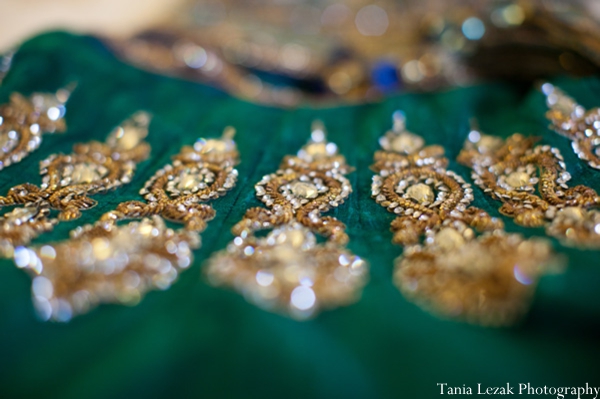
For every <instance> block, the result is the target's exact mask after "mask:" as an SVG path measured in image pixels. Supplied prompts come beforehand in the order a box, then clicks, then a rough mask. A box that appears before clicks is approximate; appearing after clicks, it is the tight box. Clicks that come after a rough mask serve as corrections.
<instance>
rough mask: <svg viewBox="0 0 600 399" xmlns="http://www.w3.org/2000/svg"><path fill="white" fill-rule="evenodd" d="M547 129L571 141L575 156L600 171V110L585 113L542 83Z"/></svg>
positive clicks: (583, 109)
mask: <svg viewBox="0 0 600 399" xmlns="http://www.w3.org/2000/svg"><path fill="white" fill-rule="evenodd" d="M542 92H543V93H544V95H545V96H546V105H547V106H548V108H550V109H549V110H548V112H546V118H548V120H549V121H550V123H551V125H550V127H551V128H552V129H553V130H554V131H556V132H557V133H559V134H560V135H562V136H565V137H566V138H568V139H569V140H571V146H572V147H573V151H574V152H575V154H577V156H578V157H579V158H580V159H582V160H584V161H586V162H587V163H588V165H590V166H591V167H592V168H595V169H600V108H593V109H590V110H586V109H585V108H584V107H583V106H582V105H580V104H577V102H576V101H575V100H574V99H573V98H572V97H570V96H568V95H567V94H566V93H565V92H563V91H562V90H561V89H559V88H558V87H556V86H554V85H552V84H550V83H544V84H543V85H542Z"/></svg>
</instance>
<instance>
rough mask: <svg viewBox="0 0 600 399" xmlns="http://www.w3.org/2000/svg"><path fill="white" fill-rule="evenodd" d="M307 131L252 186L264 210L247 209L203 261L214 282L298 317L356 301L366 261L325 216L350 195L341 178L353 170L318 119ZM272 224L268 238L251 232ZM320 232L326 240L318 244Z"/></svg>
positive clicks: (335, 222) (364, 277)
mask: <svg viewBox="0 0 600 399" xmlns="http://www.w3.org/2000/svg"><path fill="white" fill-rule="evenodd" d="M311 137H312V138H311V140H309V142H308V143H307V144H306V145H305V146H304V147H302V148H301V149H300V151H299V152H298V155H296V156H286V157H285V158H284V159H283V161H282V163H281V166H280V169H279V170H278V171H276V172H275V173H272V174H269V175H266V176H264V177H263V178H262V180H261V181H260V182H258V183H257V184H256V186H255V188H256V195H257V197H258V198H259V199H260V200H261V201H262V202H263V203H264V204H265V205H266V208H251V209H249V210H248V211H247V212H246V215H245V216H244V218H243V219H242V220H241V221H240V222H239V223H238V224H236V225H235V226H234V227H233V229H232V232H233V233H234V234H235V235H236V237H235V239H234V240H233V242H232V243H231V244H229V246H228V247H227V249H226V250H224V251H221V252H219V253H217V254H216V255H214V257H213V258H212V259H211V260H210V262H209V264H208V267H207V275H208V278H209V280H210V282H211V283H212V284H214V285H217V286H228V287H231V288H233V289H235V290H236V291H238V292H240V293H241V294H243V295H244V296H245V297H246V299H247V300H248V301H250V302H253V303H255V304H256V305H258V306H260V307H262V308H265V309H267V310H271V311H274V312H279V313H283V314H286V315H288V316H290V317H293V318H296V319H300V320H302V319H306V318H309V317H312V316H314V315H316V314H317V313H318V312H319V311H320V310H322V309H327V308H334V307H338V306H343V305H348V304H350V303H352V302H354V301H356V300H357V298H358V296H359V295H360V292H361V289H362V287H363V286H364V284H365V283H366V280H367V275H368V265H367V264H366V262H365V261H364V260H362V259H361V258H359V257H358V256H356V255H354V254H352V253H351V252H350V251H349V250H348V249H346V248H345V247H344V245H345V244H346V243H347V242H348V236H347V235H346V233H345V226H344V224H343V223H341V222H340V221H338V220H337V219H335V218H333V217H330V216H322V213H324V212H327V211H328V210H329V209H331V208H335V207H337V206H339V205H340V204H342V203H343V202H344V200H345V199H346V198H347V197H348V195H349V194H350V193H351V191H352V187H351V185H350V182H349V181H348V179H346V177H345V175H346V174H347V173H349V172H350V170H351V168H350V167H349V166H348V165H347V164H346V160H345V158H344V157H343V156H342V155H339V154H338V151H337V146H336V145H335V144H333V143H331V142H327V140H326V138H325V131H324V127H323V126H322V124H320V123H319V122H316V123H315V124H314V125H313V130H312V136H311ZM269 229H270V230H271V231H270V232H269V233H268V234H267V236H266V237H259V236H257V235H256V233H257V232H258V231H261V230H269ZM317 234H319V235H322V236H324V237H325V238H326V240H327V241H326V243H324V244H318V243H317V240H316V235H317Z"/></svg>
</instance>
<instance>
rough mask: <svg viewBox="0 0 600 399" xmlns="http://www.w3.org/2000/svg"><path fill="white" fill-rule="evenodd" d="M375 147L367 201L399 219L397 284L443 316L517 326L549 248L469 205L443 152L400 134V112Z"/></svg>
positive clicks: (467, 190) (467, 191) (468, 192)
mask: <svg viewBox="0 0 600 399" xmlns="http://www.w3.org/2000/svg"><path fill="white" fill-rule="evenodd" d="M380 145H381V147H382V149H383V150H382V151H378V152H376V153H375V163H374V165H373V170H374V171H376V172H377V173H378V174H377V175H375V176H373V184H372V195H373V198H374V199H375V200H376V201H377V203H379V205H381V206H383V207H384V208H386V209H387V210H388V211H389V212H392V213H394V214H395V215H397V216H396V219H394V221H393V222H392V224H391V229H392V232H393V242H394V243H396V244H400V245H403V246H404V253H403V255H402V256H400V257H399V258H398V259H396V262H395V269H394V282H395V284H396V286H397V287H398V288H399V289H400V291H401V292H402V293H403V294H404V296H405V297H406V298H407V299H409V300H411V301H413V302H415V303H416V304H418V305H419V306H421V307H423V308H425V309H427V310H430V311H432V312H434V313H436V314H438V315H441V316H443V317H447V318H453V319H458V320H462V321H467V322H471V323H476V324H482V325H490V326H501V325H508V324H511V323H514V322H515V321H516V320H518V319H519V318H520V317H521V316H522V315H523V314H524V313H526V311H527V309H528V307H529V302H530V300H531V297H532V295H533V292H534V289H535V286H536V283H537V281H538V279H539V278H540V277H541V276H542V275H543V274H546V273H548V272H549V271H550V270H551V268H552V266H553V265H555V264H556V259H555V257H554V255H553V254H552V252H551V246H550V245H549V244H548V243H547V242H546V241H544V240H541V239H530V240H525V239H523V238H522V237H521V236H519V235H516V234H507V233H506V232H505V231H504V230H503V223H502V221H500V220H498V219H496V218H494V217H491V216H490V215H489V214H488V213H487V212H485V211H483V210H481V209H478V208H476V207H473V206H470V203H471V202H472V201H473V190H472V188H471V185H470V184H469V183H467V182H465V181H464V180H463V179H462V178H461V177H460V176H459V175H457V174H456V173H454V172H452V171H449V170H447V169H446V166H447V164H448V160H447V159H446V158H445V157H444V150H443V148H442V147H440V146H437V145H432V146H425V141H424V140H423V138H421V137H420V136H418V135H416V134H413V133H411V132H408V131H407V130H406V129H405V117H404V114H403V113H401V112H400V111H397V112H396V113H394V127H393V129H392V130H391V131H388V132H387V133H386V134H385V135H384V136H382V137H381V138H380Z"/></svg>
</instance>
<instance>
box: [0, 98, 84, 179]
mask: <svg viewBox="0 0 600 399" xmlns="http://www.w3.org/2000/svg"><path fill="white" fill-rule="evenodd" d="M71 91H72V87H69V88H65V89H61V90H58V91H57V92H56V93H55V94H49V93H34V94H32V95H31V96H30V97H24V96H23V95H21V94H19V93H13V94H12V95H11V96H10V101H9V102H8V103H7V104H2V105H0V170H2V169H4V168H5V167H7V166H10V165H12V164H15V163H18V162H20V161H21V160H22V159H23V158H25V157H26V156H27V155H28V154H29V153H31V152H33V151H35V150H36V149H37V148H38V147H39V146H40V144H41V142H42V134H44V133H55V132H59V133H62V132H64V131H65V129H66V126H65V120H64V116H65V113H66V106H65V104H66V102H67V100H68V99H69V96H70V95H71Z"/></svg>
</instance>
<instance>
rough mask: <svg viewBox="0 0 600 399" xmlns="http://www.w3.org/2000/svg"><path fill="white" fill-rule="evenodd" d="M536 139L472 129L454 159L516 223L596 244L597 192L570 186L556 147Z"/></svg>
mask: <svg viewBox="0 0 600 399" xmlns="http://www.w3.org/2000/svg"><path fill="white" fill-rule="evenodd" d="M536 141H537V139H536V138H531V137H529V138H528V137H524V136H523V135H521V134H518V133H515V134H513V135H512V136H510V137H508V138H507V139H506V140H502V139H501V138H499V137H494V136H489V135H485V134H482V133H481V132H480V131H479V130H477V129H472V130H471V132H470V133H469V136H468V138H467V140H466V142H465V145H464V148H463V150H462V151H461V153H460V155H459V156H458V161H459V162H460V163H462V164H463V165H466V166H468V167H470V168H471V169H472V170H473V173H472V176H473V180H474V181H475V183H476V184H477V185H478V186H479V187H481V189H482V190H483V191H484V192H485V193H486V194H487V195H489V196H491V197H492V198H494V199H495V200H498V201H500V202H502V206H501V207H500V212H501V213H502V214H503V215H505V216H509V217H512V218H514V221H515V222H516V223H517V224H519V225H521V226H525V227H546V232H547V234H549V235H552V236H554V237H556V238H558V239H559V240H561V241H562V242H563V243H564V244H565V245H569V246H579V247H588V248H598V247H600V213H599V212H598V211H597V210H594V209H597V208H598V205H599V204H600V198H599V197H598V194H597V193H596V191H594V190H593V189H591V188H590V187H587V186H583V185H577V186H573V187H570V186H569V185H568V184H567V183H568V182H569V181H570V180H571V175H570V174H569V172H567V170H566V165H565V162H564V160H563V157H562V155H561V154H560V151H559V150H558V149H556V148H553V147H550V146H548V145H535V143H536Z"/></svg>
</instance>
